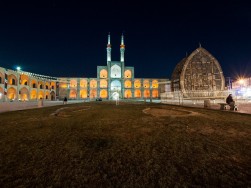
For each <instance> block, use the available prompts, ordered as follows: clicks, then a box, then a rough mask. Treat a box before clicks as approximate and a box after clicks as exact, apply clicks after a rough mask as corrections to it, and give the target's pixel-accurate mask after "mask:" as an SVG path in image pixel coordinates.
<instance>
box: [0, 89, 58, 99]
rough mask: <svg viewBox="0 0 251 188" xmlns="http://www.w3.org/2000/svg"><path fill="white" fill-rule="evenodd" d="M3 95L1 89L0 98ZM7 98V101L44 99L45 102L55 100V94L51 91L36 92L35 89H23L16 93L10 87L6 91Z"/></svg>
mask: <svg viewBox="0 0 251 188" xmlns="http://www.w3.org/2000/svg"><path fill="white" fill-rule="evenodd" d="M3 94H4V90H3V88H0V95H1V98H2V96H3ZM7 98H8V99H9V100H22V101H27V100H37V99H46V100H55V92H54V91H52V92H50V91H45V92H44V91H37V90H36V89H32V90H31V91H29V90H28V89H27V88H25V87H23V88H22V89H20V90H19V92H17V90H16V89H15V88H13V87H10V88H9V89H8V90H7Z"/></svg>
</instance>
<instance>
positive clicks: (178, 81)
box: [172, 47, 225, 97]
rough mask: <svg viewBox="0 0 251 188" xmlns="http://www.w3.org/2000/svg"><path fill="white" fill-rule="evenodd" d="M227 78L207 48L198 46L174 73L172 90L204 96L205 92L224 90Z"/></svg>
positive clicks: (179, 64)
mask: <svg viewBox="0 0 251 188" xmlns="http://www.w3.org/2000/svg"><path fill="white" fill-rule="evenodd" d="M224 88H225V78H224V75H223V72H222V69H221V66H220V64H219V62H218V61H217V59H216V58H214V57H213V56H212V55H211V54H210V53H209V52H208V51H207V50H205V49H204V48H202V47H199V48H197V49H196V50H195V51H193V52H192V53H191V54H190V55H189V56H187V57H186V58H183V59H182V60H181V61H180V62H179V63H178V64H177V65H176V67H175V69H174V71H173V74H172V90H173V91H181V92H182V93H183V96H184V97H191V93H193V94H192V95H193V96H194V93H195V92H197V96H198V95H199V94H198V93H200V96H201V97H203V92H204V93H205V92H212V91H222V90H224Z"/></svg>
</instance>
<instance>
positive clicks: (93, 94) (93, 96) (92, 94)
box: [90, 89, 97, 99]
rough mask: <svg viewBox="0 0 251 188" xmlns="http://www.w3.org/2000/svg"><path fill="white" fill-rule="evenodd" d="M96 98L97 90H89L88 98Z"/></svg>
mask: <svg viewBox="0 0 251 188" xmlns="http://www.w3.org/2000/svg"><path fill="white" fill-rule="evenodd" d="M96 97H97V90H96V89H91V90H90V98H91V99H92V98H96Z"/></svg>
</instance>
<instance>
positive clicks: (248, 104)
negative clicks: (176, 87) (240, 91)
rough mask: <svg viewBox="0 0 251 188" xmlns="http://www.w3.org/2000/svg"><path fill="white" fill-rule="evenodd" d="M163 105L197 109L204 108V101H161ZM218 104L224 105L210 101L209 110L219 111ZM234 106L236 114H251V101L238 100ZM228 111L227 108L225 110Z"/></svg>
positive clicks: (219, 101)
mask: <svg viewBox="0 0 251 188" xmlns="http://www.w3.org/2000/svg"><path fill="white" fill-rule="evenodd" d="M162 103H165V104H174V105H181V106H190V107H199V108H204V100H183V101H182V100H180V101H179V100H176V101H175V100H165V101H162ZM218 103H225V101H224V100H223V99H218V100H211V101H210V104H211V107H210V109H215V110H220V105H219V104H218ZM236 105H237V107H238V111H236V112H238V113H246V114H251V100H238V101H236ZM226 111H229V108H228V109H227V110H226Z"/></svg>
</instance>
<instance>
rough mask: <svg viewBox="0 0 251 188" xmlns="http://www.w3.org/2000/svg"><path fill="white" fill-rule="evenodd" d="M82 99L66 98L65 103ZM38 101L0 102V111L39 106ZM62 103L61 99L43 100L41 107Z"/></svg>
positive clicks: (72, 102)
mask: <svg viewBox="0 0 251 188" xmlns="http://www.w3.org/2000/svg"><path fill="white" fill-rule="evenodd" d="M81 102H84V101H83V100H68V102H67V104H74V103H81ZM38 103H39V101H26V102H19V101H16V102H0V113H2V112H8V111H16V110H26V109H33V108H40V107H39V105H38ZM57 105H63V101H43V107H48V106H57Z"/></svg>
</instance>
